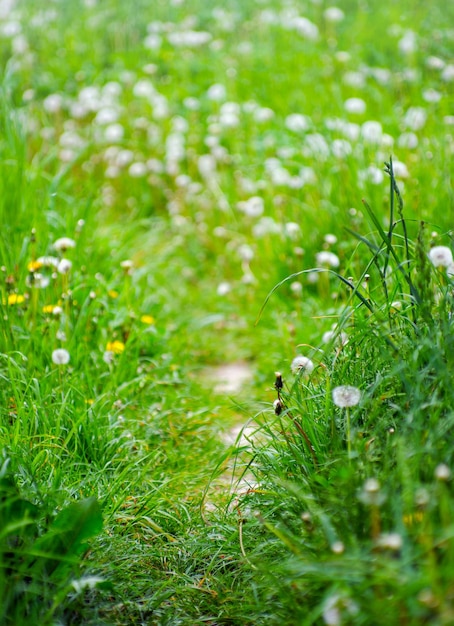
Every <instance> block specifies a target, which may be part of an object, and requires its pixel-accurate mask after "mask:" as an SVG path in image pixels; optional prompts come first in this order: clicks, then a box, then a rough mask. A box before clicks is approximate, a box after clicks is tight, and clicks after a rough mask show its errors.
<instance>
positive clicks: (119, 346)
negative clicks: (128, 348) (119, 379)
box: [106, 339, 125, 354]
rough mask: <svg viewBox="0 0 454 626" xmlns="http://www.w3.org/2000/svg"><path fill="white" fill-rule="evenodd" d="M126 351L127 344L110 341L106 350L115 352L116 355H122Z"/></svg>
mask: <svg viewBox="0 0 454 626" xmlns="http://www.w3.org/2000/svg"><path fill="white" fill-rule="evenodd" d="M124 349H125V344H124V343H123V342H122V341H118V339H116V340H115V341H109V342H108V343H107V346H106V350H108V351H109V352H113V353H114V354H121V353H122V352H123V351H124Z"/></svg>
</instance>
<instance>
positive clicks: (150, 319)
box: [140, 315, 156, 326]
mask: <svg viewBox="0 0 454 626" xmlns="http://www.w3.org/2000/svg"><path fill="white" fill-rule="evenodd" d="M140 321H141V322H143V323H144V324H147V325H148V326H152V325H153V324H155V323H156V320H155V318H154V317H153V316H152V315H142V317H141V318H140Z"/></svg>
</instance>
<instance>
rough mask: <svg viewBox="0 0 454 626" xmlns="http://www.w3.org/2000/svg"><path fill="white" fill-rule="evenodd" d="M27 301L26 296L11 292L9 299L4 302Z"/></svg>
mask: <svg viewBox="0 0 454 626" xmlns="http://www.w3.org/2000/svg"><path fill="white" fill-rule="evenodd" d="M24 301H25V296H23V295H21V294H19V293H10V294H9V296H8V298H7V300H3V304H10V305H11V304H22V302H24Z"/></svg>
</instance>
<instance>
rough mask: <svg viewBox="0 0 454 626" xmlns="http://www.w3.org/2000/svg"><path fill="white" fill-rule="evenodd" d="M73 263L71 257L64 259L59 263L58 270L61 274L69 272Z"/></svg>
mask: <svg viewBox="0 0 454 626" xmlns="http://www.w3.org/2000/svg"><path fill="white" fill-rule="evenodd" d="M72 266H73V264H72V262H71V261H70V260H69V259H62V260H61V261H60V263H59V264H58V267H57V271H58V273H59V274H68V273H69V272H70V271H71V268H72Z"/></svg>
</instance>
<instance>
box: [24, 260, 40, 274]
mask: <svg viewBox="0 0 454 626" xmlns="http://www.w3.org/2000/svg"><path fill="white" fill-rule="evenodd" d="M42 266H43V264H42V263H41V261H30V263H29V264H28V265H27V269H28V271H29V272H36V271H37V270H40V269H41V268H42Z"/></svg>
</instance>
